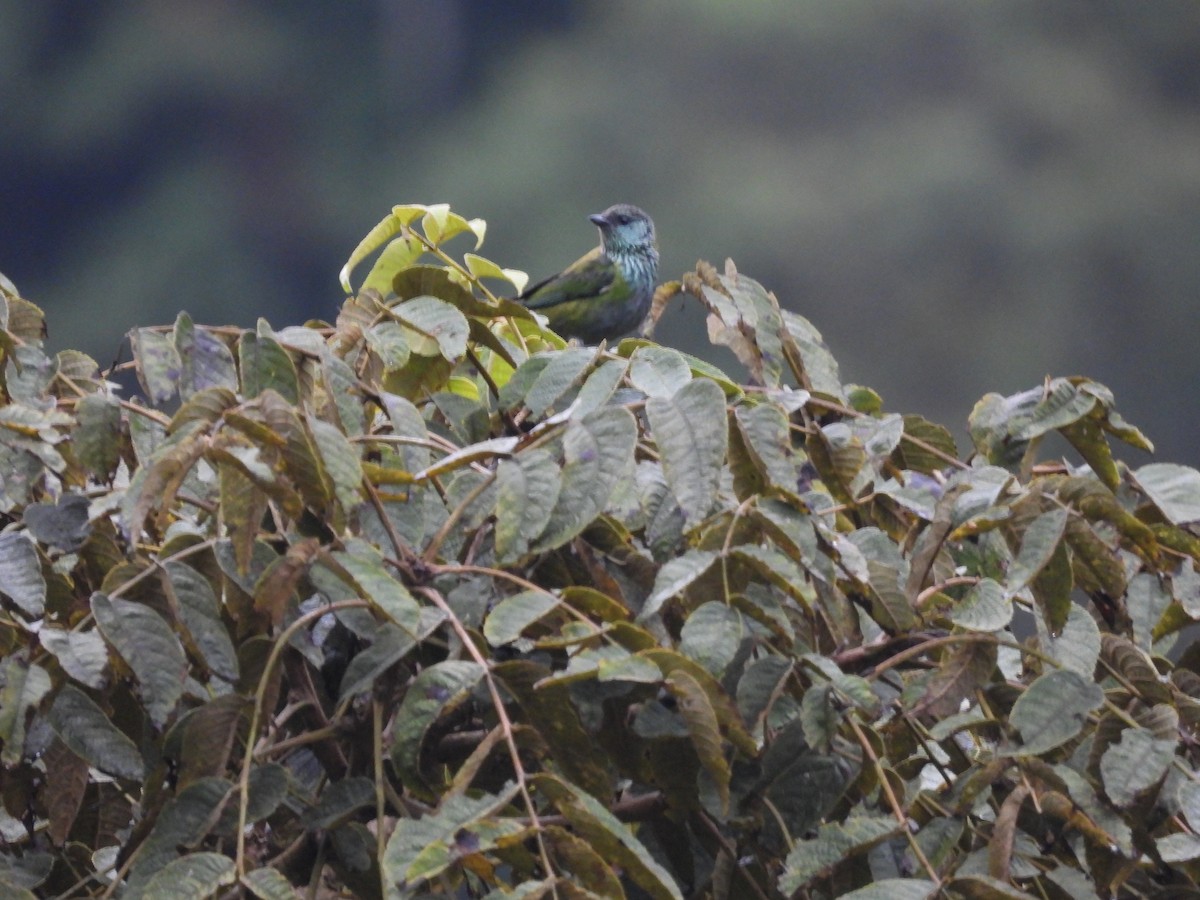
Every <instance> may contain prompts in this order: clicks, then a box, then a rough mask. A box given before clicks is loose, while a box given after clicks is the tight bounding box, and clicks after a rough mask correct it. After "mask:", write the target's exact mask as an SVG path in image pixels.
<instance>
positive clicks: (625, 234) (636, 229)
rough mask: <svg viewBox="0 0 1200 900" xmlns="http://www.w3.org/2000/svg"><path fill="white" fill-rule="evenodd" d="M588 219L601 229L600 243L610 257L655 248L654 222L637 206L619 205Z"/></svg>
mask: <svg viewBox="0 0 1200 900" xmlns="http://www.w3.org/2000/svg"><path fill="white" fill-rule="evenodd" d="M588 218H589V219H590V220H591V221H592V224H594V225H595V226H596V227H597V228H599V229H600V243H601V245H602V246H603V247H604V252H605V253H607V254H609V255H613V254H617V255H620V254H623V253H644V252H646V251H647V250H650V249H653V248H654V221H653V220H652V219H651V218H650V217H649V216H648V215H646V214H645V213H644V212H642V211H641V210H640V209H638V208H637V207H636V206H630V205H629V204H628V203H618V204H616V205H615V206H610V207H609V208H608V209H606V210H605V211H604V212H602V213H596V214H595V215H591V216H588Z"/></svg>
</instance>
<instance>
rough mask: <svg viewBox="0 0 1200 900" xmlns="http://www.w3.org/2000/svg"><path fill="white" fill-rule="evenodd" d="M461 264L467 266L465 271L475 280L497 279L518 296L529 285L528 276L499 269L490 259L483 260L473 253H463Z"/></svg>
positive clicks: (516, 271)
mask: <svg viewBox="0 0 1200 900" xmlns="http://www.w3.org/2000/svg"><path fill="white" fill-rule="evenodd" d="M463 262H465V263H466V264H467V271H468V272H470V273H471V274H472V275H474V276H475V277H476V278H498V279H500V280H502V281H507V282H508V283H509V284H511V285H512V286H513V287H514V288H515V289H516V292H517V293H518V294H519V293H521V291H523V290H525V285H526V284H528V283H529V276H528V275H526V274H525V273H524V272H522V271H520V270H519V269H504V268H501V267H500V266H498V265H497V264H496V263H494V262H492V261H491V260H490V259H484V258H483V257H482V256H478V255H476V254H474V253H464V254H463Z"/></svg>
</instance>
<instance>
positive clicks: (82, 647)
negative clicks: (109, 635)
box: [38, 627, 108, 688]
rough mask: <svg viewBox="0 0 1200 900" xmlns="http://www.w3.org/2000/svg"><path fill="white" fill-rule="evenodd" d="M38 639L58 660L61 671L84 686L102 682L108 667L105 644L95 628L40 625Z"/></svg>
mask: <svg viewBox="0 0 1200 900" xmlns="http://www.w3.org/2000/svg"><path fill="white" fill-rule="evenodd" d="M38 640H39V641H41V642H42V646H43V647H45V648H46V649H47V650H48V651H49V652H50V653H51V654H53V656H54V658H55V659H57V660H58V664H59V665H60V666H62V667H63V671H64V672H66V673H67V674H68V675H70V676H71V677H72V678H73V679H75V680H76V681H78V682H79V683H80V684H82V685H83V686H84V687H90V688H100V687H103V686H104V683H105V681H106V680H107V677H106V673H107V670H108V645H107V644H105V643H104V638H102V637H101V636H100V633H99V632H98V631H97V630H96V629H94V628H91V629H88V630H87V631H64V630H63V629H61V628H50V627H44V628H42V630H41V631H39V632H38Z"/></svg>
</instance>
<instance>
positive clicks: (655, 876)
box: [532, 774, 683, 900]
mask: <svg viewBox="0 0 1200 900" xmlns="http://www.w3.org/2000/svg"><path fill="white" fill-rule="evenodd" d="M532 781H533V783H534V784H535V786H536V787H537V789H538V791H540V792H541V793H543V794H545V795H546V797H547V798H549V800H550V801H551V802H552V803H553V804H554V805H555V806H557V807H558V809H559V811H560V812H561V813H562V814H563V815H564V816H565V817H566V818H567V821H569V822H570V823H571V827H572V829H573V830H574V832H575V833H576V834H578V835H579V836H580V837H582V838H583V839H584V840H586V841H587V842H588V843H589V844H590V845H591V846H592V847H593V848H594V849H595V850H596V852H597V853H599V854H600V856H601V857H603V858H604V859H606V860H608V861H609V862H610V863H615V864H616V865H619V866H620V867H621V869H623V870H624V872H625V874H626V875H627V876H628V877H629V878H630V879H631V880H632V881H633V882H634V883H635V884H636V885H637V886H638V887H639V888H641V889H642V890H643V891H645V892H646V893H647V894H648V895H649V896H650V897H652V898H654V900H683V894H681V893H680V891H679V887H678V886H677V885H676V883H675V880H674V879H673V878H672V877H671V875H670V874H669V873H668V872H667V871H666V869H664V868H663V867H662V866H661V865H660V864H659V863H658V862H657V861H656V860H655V859H654V857H653V856H651V855H650V852H649V851H648V850H647V849H646V847H645V845H644V844H642V842H641V841H639V840H638V839H637V837H636V836H635V835H634V833H633V831H632V830H631V829H630V828H629V827H628V826H627V825H625V824H623V823H622V822H621V821H620V820H619V819H618V818H617V817H616V816H614V815H613V814H612V813H611V812H609V811H608V810H607V809H606V808H605V807H604V805H603V804H602V803H600V802H599V801H598V800H596V798H595V797H592V796H591V795H590V794H587V793H586V792H584V791H581V790H579V789H578V788H576V787H575V786H574V785H571V784H569V783H568V782H565V781H563V780H561V779H559V778H556V777H555V776H553V775H549V774H542V775H535V776H534V777H533V779H532Z"/></svg>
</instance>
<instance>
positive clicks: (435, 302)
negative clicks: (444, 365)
mask: <svg viewBox="0 0 1200 900" xmlns="http://www.w3.org/2000/svg"><path fill="white" fill-rule="evenodd" d="M391 311H392V315H394V316H395V317H396V318H397V319H398V320H399V321H400V322H402V323H403V324H404V325H406V326H407V327H408V328H410V329H412V330H413V331H415V332H417V333H418V334H420V335H422V336H423V337H425V338H427V339H428V340H430V341H432V342H433V344H432V346H430V345H427V344H426V343H422V342H416V343H411V346H412V351H413V352H414V353H418V354H420V355H421V356H434V355H437V354H440V355H441V356H442V357H444V358H445V359H447V360H450V361H451V362H457V361H458V360H459V359H461V358H462V357H463V355H464V354H465V353H466V352H467V337H468V336H469V335H470V333H471V326H470V325H469V324H468V323H467V317H466V316H464V315H463V314H462V313H461V312H459V311H458V310H457V309H456V308H455V307H454V306H452V305H451V304H449V303H447V302H446V301H444V300H439V299H438V298H437V297H414V298H413V299H411V300H405V301H404V302H403V303H397V304H396V305H395V306H393V307H392V308H391Z"/></svg>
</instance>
